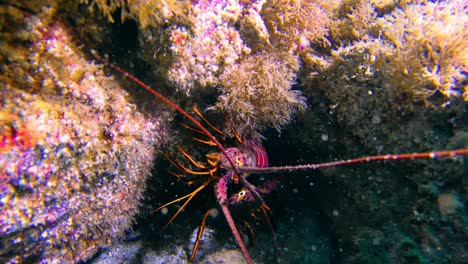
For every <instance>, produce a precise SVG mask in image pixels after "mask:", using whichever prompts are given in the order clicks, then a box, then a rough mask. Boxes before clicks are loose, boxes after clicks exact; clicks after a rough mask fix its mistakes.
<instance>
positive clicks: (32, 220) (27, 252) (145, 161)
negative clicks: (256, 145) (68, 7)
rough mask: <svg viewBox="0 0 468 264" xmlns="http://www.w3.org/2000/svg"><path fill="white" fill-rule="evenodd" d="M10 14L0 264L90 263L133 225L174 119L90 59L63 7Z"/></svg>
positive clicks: (0, 137) (0, 155) (1, 136)
mask: <svg viewBox="0 0 468 264" xmlns="http://www.w3.org/2000/svg"><path fill="white" fill-rule="evenodd" d="M1 9H2V10H1V13H2V16H3V17H4V18H6V19H7V20H11V21H6V22H5V21H4V23H11V26H10V27H7V28H8V30H10V31H11V32H7V34H4V36H6V37H5V39H4V40H5V41H3V42H2V43H1V44H0V54H1V55H0V59H1V61H2V68H1V75H0V84H1V99H2V101H1V108H0V190H1V192H0V241H1V245H2V246H1V247H0V262H2V263H20V262H23V261H26V260H36V261H39V262H41V263H64V262H68V263H70V262H78V261H82V260H86V259H88V258H90V257H91V256H93V255H94V254H95V253H96V252H97V251H98V249H99V248H102V247H107V246H109V245H111V243H112V242H113V241H115V240H116V239H118V238H119V237H120V236H121V235H122V234H123V232H124V230H125V229H128V228H130V227H131V225H132V224H133V221H134V217H135V215H136V213H137V211H138V205H139V200H140V198H141V196H142V192H143V190H144V186H145V180H146V178H147V176H148V175H149V171H150V169H151V166H152V159H153V157H154V154H155V147H156V146H158V145H161V144H162V142H163V137H164V131H166V130H164V129H162V128H163V127H164V126H163V125H162V122H163V121H164V120H163V118H162V117H161V118H159V119H158V118H154V117H151V118H150V117H148V116H145V115H143V114H142V113H140V112H139V111H138V110H137V108H136V106H135V105H133V104H131V103H129V101H128V95H127V93H126V92H125V91H124V90H123V89H122V87H121V85H120V84H119V83H118V82H116V81H114V80H113V79H112V78H110V77H106V76H105V74H104V72H103V70H102V67H101V66H97V65H95V64H93V63H92V62H89V61H87V60H86V59H84V54H82V53H81V52H80V51H79V49H78V48H77V47H76V45H75V44H74V40H73V38H72V36H71V34H70V33H69V31H68V28H67V27H68V26H67V24H66V23H64V22H62V21H60V20H56V19H55V18H54V14H55V8H54V7H53V5H52V6H49V7H43V8H42V9H41V11H40V12H39V13H37V14H31V13H28V12H27V11H24V10H22V9H19V8H15V7H14V6H10V7H1ZM5 28H6V27H5ZM8 30H7V31H8ZM18 43H21V44H18ZM160 116H164V115H160Z"/></svg>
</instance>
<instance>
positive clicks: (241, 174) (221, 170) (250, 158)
mask: <svg viewBox="0 0 468 264" xmlns="http://www.w3.org/2000/svg"><path fill="white" fill-rule="evenodd" d="M93 54H94V56H95V57H96V58H97V59H99V60H101V61H103V62H104V63H106V65H108V66H110V67H111V68H113V69H114V70H116V71H118V72H120V73H121V74H123V75H124V76H126V77H128V78H130V79H131V80H132V81H134V82H135V83H137V84H138V85H140V86H141V87H143V88H144V89H146V90H147V91H148V92H150V93H151V94H153V95H154V96H156V97H158V98H159V99H161V100H162V101H163V102H164V103H166V104H168V105H169V106H171V107H172V108H174V109H175V110H176V111H177V112H179V113H180V114H182V115H183V116H184V117H185V118H187V119H188V120H189V121H190V122H191V123H192V125H193V126H195V127H196V129H197V131H198V132H199V133H200V134H203V135H204V136H205V137H207V138H208V140H204V142H205V143H207V144H209V145H213V146H216V147H217V148H218V149H219V153H214V154H211V155H208V156H207V163H208V165H205V164H202V163H199V162H197V161H195V160H194V159H193V158H192V157H191V156H190V155H189V154H188V153H186V152H185V151H184V150H183V149H179V150H180V151H181V152H182V154H183V155H184V156H185V157H186V158H187V159H188V160H189V161H190V162H191V163H192V165H194V166H195V167H197V168H199V169H201V171H193V170H190V169H188V168H186V167H184V166H183V165H182V163H180V162H178V161H172V163H173V164H174V165H175V166H176V167H178V168H179V169H180V170H182V171H183V172H184V173H186V174H192V175H198V176H201V177H198V178H196V180H199V179H203V180H204V181H203V183H201V184H200V185H199V186H198V187H197V188H196V189H195V190H194V191H192V192H191V193H189V194H187V195H185V196H183V197H180V198H177V199H175V200H173V201H170V202H168V203H166V204H164V205H162V206H161V207H159V208H157V209H155V211H157V210H160V209H162V208H164V207H166V206H168V205H171V204H174V203H177V202H180V201H185V202H184V203H183V204H182V206H181V207H180V208H179V209H178V211H177V212H176V213H175V214H174V215H173V216H172V217H171V219H170V220H169V222H168V224H167V225H169V224H170V223H171V222H172V221H174V219H175V218H176V217H177V216H178V215H179V213H180V212H181V211H182V210H183V208H185V207H186V206H187V204H188V203H189V202H190V201H191V200H192V199H193V198H194V197H195V196H196V195H197V194H198V193H199V192H200V191H201V190H203V189H205V188H206V187H208V186H214V189H215V194H216V198H217V201H218V204H219V206H220V207H221V209H222V212H223V214H224V216H225V218H226V221H227V223H228V224H229V227H230V229H231V231H232V234H233V236H234V237H235V239H236V241H237V244H238V246H239V248H240V250H241V251H242V254H243V255H244V257H245V260H246V262H247V263H249V264H250V263H252V259H251V257H250V255H249V253H248V251H247V248H246V246H245V244H244V241H243V240H242V238H241V235H240V233H239V231H238V228H237V227H236V224H235V222H234V220H233V218H232V216H231V213H230V211H229V205H230V204H235V203H238V202H240V201H243V200H245V201H253V202H257V203H258V205H259V206H258V208H260V210H261V211H262V213H263V214H265V215H267V214H268V212H267V211H268V210H269V207H268V206H267V205H266V203H265V202H264V200H263V198H262V194H266V193H268V192H270V191H271V189H272V188H273V187H274V185H275V184H276V183H275V181H274V180H273V181H271V182H267V183H266V184H265V186H259V187H256V186H254V185H252V184H250V183H249V181H248V180H247V178H246V177H247V175H249V174H251V173H268V172H269V173H275V172H280V171H294V170H315V169H321V168H328V167H336V166H343V165H350V164H355V163H363V162H373V161H385V160H414V159H435V158H444V157H455V156H461V155H468V149H466V148H465V149H456V150H447V151H432V152H424V153H408V154H389V155H377V156H366V157H360V158H355V159H348V160H339V161H332V162H326V163H319V164H306V165H295V166H282V167H269V164H268V157H267V154H266V151H265V149H264V148H263V146H262V145H261V143H259V142H255V141H244V140H243V139H241V137H239V136H238V135H237V133H234V134H235V135H236V138H237V139H238V141H239V142H240V146H239V147H230V148H225V147H224V146H223V144H221V143H220V141H219V140H218V139H217V138H216V137H215V136H214V135H213V134H212V133H211V132H210V131H209V130H208V129H207V128H206V127H205V126H204V125H202V124H201V123H200V122H199V121H198V120H197V119H196V118H194V117H193V116H192V115H190V114H189V113H188V112H186V111H185V110H184V109H182V108H181V107H179V106H178V105H177V104H175V103H174V102H172V101H170V100H169V99H167V98H166V97H165V96H163V95H161V94H160V93H159V92H157V91H155V90H154V89H152V88H151V87H149V86H148V85H146V84H145V83H143V82H142V81H141V80H139V79H138V78H136V77H134V76H133V75H131V74H129V73H128V72H126V71H125V70H123V69H121V68H119V67H118V66H116V65H114V64H112V63H109V62H107V61H106V60H104V59H103V58H101V57H100V56H99V55H98V54H96V53H95V52H94V53H93ZM194 111H195V113H197V115H198V116H200V117H201V118H202V119H204V121H205V122H207V120H206V119H205V118H204V117H203V116H202V115H201V114H200V112H199V111H198V110H197V109H196V108H194ZM207 124H208V126H210V127H212V128H213V126H212V125H211V124H210V123H209V122H207ZM175 175H176V176H177V177H178V178H180V179H182V180H183V179H184V178H183V176H181V175H178V174H175ZM189 183H192V180H190V181H189ZM230 184H242V186H243V189H241V191H240V192H239V193H237V194H234V195H232V196H231V197H229V196H228V188H229V185H230ZM208 215H209V212H207V213H206V214H205V216H204V217H203V220H202V224H201V227H200V228H199V231H198V234H197V242H196V243H195V245H194V250H193V252H192V256H191V258H190V260H191V261H192V260H193V259H194V256H195V250H196V247H197V244H198V241H199V239H200V238H201V236H202V234H203V227H204V225H205V222H206V219H207V217H208ZM265 218H266V219H267V221H268V217H265ZM269 224H271V223H269ZM167 225H166V226H167Z"/></svg>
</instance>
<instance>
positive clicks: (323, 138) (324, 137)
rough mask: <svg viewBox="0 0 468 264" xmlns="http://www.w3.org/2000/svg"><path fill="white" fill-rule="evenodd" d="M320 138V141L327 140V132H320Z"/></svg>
mask: <svg viewBox="0 0 468 264" xmlns="http://www.w3.org/2000/svg"><path fill="white" fill-rule="evenodd" d="M320 138H321V139H322V141H328V135H327V134H322V136H321V137H320Z"/></svg>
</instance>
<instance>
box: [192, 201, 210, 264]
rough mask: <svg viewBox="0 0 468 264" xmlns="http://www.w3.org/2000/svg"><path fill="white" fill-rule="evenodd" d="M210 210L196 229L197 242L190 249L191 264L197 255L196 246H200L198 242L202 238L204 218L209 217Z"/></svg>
mask: <svg viewBox="0 0 468 264" xmlns="http://www.w3.org/2000/svg"><path fill="white" fill-rule="evenodd" d="M210 212H211V209H210V210H208V211H206V213H205V216H203V220H202V222H201V224H200V227H199V228H198V232H197V240H196V241H195V244H194V245H193V249H192V255H191V256H190V261H189V262H190V263H193V260H194V259H195V254H196V253H197V249H198V245H199V244H200V240H201V238H202V236H203V231H204V230H205V223H206V218H208V216H209V215H210Z"/></svg>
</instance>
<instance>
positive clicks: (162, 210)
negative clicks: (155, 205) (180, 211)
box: [161, 207, 169, 215]
mask: <svg viewBox="0 0 468 264" xmlns="http://www.w3.org/2000/svg"><path fill="white" fill-rule="evenodd" d="M167 213H169V210H168V209H167V207H164V208H163V209H161V214H163V215H167Z"/></svg>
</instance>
